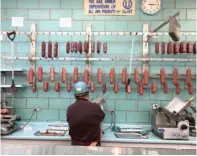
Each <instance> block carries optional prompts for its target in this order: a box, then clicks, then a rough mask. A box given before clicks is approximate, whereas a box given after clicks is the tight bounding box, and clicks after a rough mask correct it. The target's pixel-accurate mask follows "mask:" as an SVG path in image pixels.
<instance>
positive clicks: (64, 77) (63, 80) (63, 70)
mask: <svg viewBox="0 0 197 156" xmlns="http://www.w3.org/2000/svg"><path fill="white" fill-rule="evenodd" d="M65 82H66V69H65V68H62V83H65Z"/></svg>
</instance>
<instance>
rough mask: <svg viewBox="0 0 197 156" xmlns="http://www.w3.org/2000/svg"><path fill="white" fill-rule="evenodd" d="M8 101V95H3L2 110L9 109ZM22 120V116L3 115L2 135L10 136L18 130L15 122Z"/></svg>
mask: <svg viewBox="0 0 197 156" xmlns="http://www.w3.org/2000/svg"><path fill="white" fill-rule="evenodd" d="M6 105H7V101H6V94H5V93H3V96H2V101H1V108H8V107H7V106H6ZM16 120H20V116H18V115H12V114H1V135H8V134H10V133H12V132H14V131H15V130H16V124H15V122H14V121H16Z"/></svg>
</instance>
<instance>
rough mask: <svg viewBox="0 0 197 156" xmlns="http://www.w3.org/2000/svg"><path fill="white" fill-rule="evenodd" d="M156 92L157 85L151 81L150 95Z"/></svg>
mask: <svg viewBox="0 0 197 156" xmlns="http://www.w3.org/2000/svg"><path fill="white" fill-rule="evenodd" d="M156 92H157V85H156V82H155V81H153V82H152V85H151V93H152V94H155V93H156Z"/></svg>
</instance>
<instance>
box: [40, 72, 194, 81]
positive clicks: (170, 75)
mask: <svg viewBox="0 0 197 156" xmlns="http://www.w3.org/2000/svg"><path fill="white" fill-rule="evenodd" d="M54 74H55V75H59V76H61V75H62V73H61V72H54ZM43 75H48V76H50V72H43ZM66 75H67V76H69V77H73V73H72V72H71V73H67V74H66ZM83 75H84V73H83V72H82V73H78V76H83ZM97 75H98V74H97V73H90V77H91V76H95V77H96V76H97ZM116 75H118V76H122V73H116ZM102 76H106V77H109V76H110V73H104V72H103V73H102ZM139 76H140V77H143V74H142V73H139ZM185 76H186V75H185V74H179V77H178V79H185ZM127 77H129V74H127ZM131 77H134V73H131ZM172 77H173V75H172V74H166V78H172ZM149 78H153V79H154V78H155V79H157V78H160V74H150V75H149ZM191 78H192V79H196V74H192V75H191Z"/></svg>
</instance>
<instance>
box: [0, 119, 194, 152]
mask: <svg viewBox="0 0 197 156" xmlns="http://www.w3.org/2000/svg"><path fill="white" fill-rule="evenodd" d="M17 124H18V125H19V126H22V125H24V124H25V123H23V122H18V123H17ZM57 124H59V123H57V122H53V123H52V122H30V123H29V124H28V125H27V126H26V127H25V128H24V129H22V130H20V131H16V132H14V133H12V134H10V135H6V136H2V137H1V139H2V140H1V141H2V143H4V144H9V143H10V144H17V145H19V144H20V145H22V144H24V145H25V144H35V145H36V144H54V145H64V146H65V145H68V146H69V145H70V136H69V135H68V133H66V134H65V135H64V136H35V135H34V134H35V132H37V131H43V130H46V127H47V126H49V125H57ZM61 124H62V125H63V126H67V123H61ZM108 126H109V125H108V124H104V125H103V129H104V128H106V127H108ZM118 126H120V127H142V128H143V129H144V130H150V129H151V127H150V125H124V124H119V125H118ZM147 136H148V138H147V139H125V138H117V137H116V136H115V134H114V132H112V131H111V129H108V130H107V131H105V133H104V134H103V136H102V146H103V147H105V146H108V147H109V146H110V147H143V148H160V149H161V148H162V149H164V148H168V149H196V137H190V138H189V140H163V139H161V138H159V137H158V136H156V135H155V134H153V133H149V134H148V135H147Z"/></svg>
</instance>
